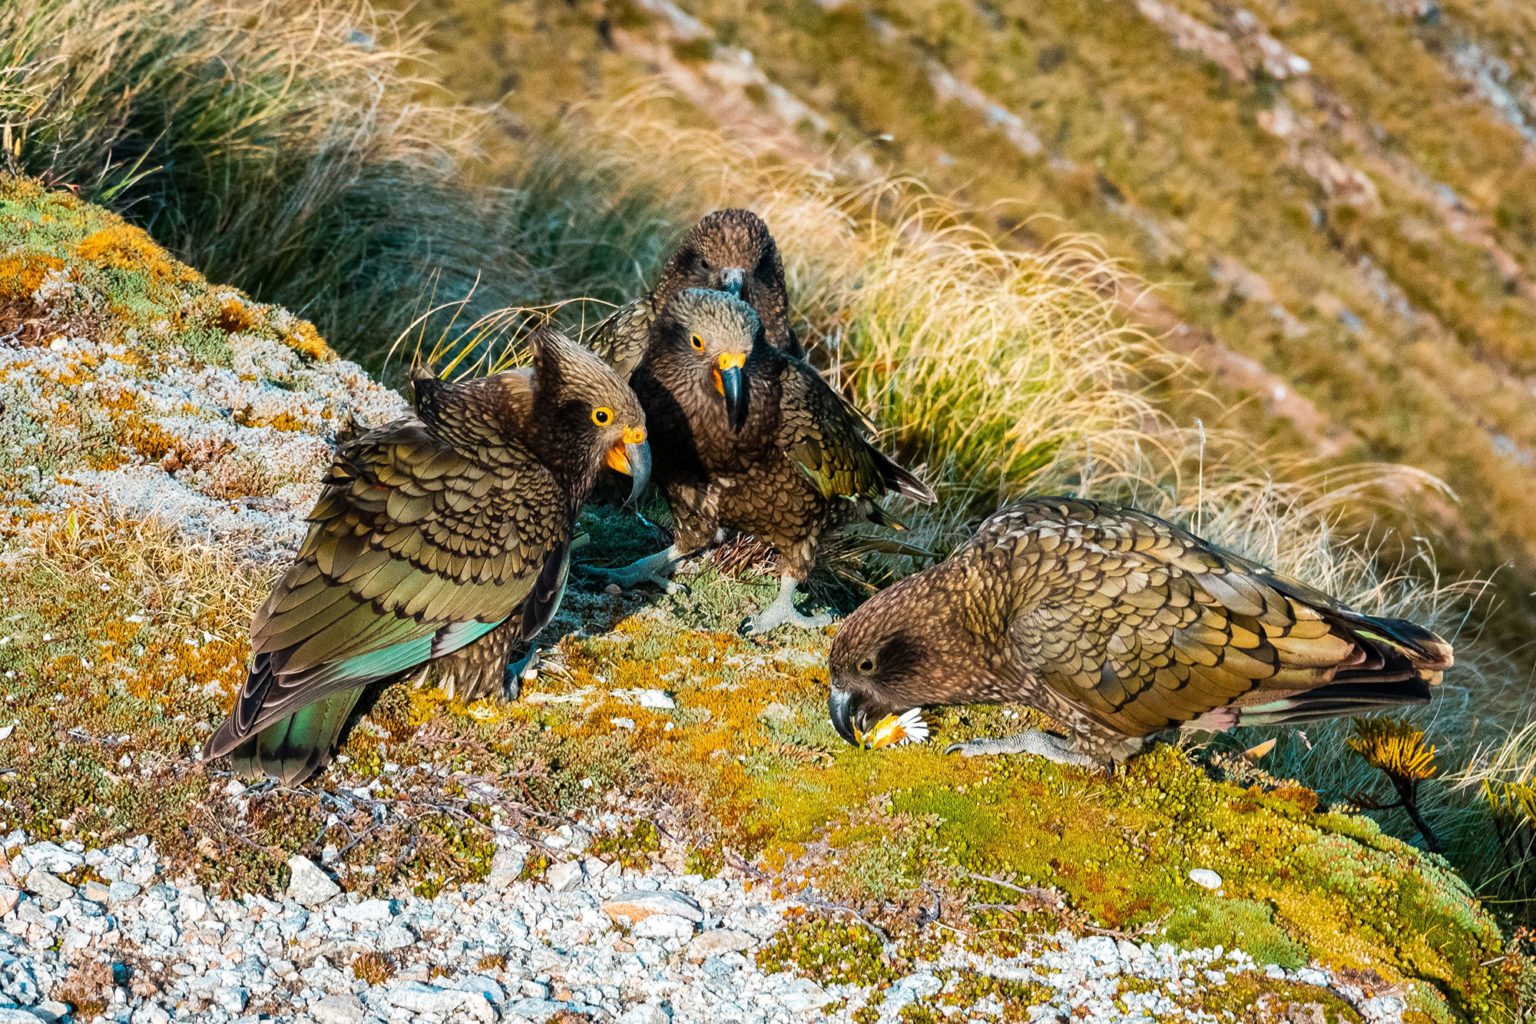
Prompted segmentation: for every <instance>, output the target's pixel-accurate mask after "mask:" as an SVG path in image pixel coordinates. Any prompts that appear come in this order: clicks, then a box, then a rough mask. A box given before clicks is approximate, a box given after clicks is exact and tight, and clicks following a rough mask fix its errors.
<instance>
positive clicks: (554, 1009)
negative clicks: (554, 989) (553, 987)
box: [504, 999, 570, 1024]
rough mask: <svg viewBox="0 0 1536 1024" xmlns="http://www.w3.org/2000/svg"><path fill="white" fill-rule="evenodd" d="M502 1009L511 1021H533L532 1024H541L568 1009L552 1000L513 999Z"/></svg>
mask: <svg viewBox="0 0 1536 1024" xmlns="http://www.w3.org/2000/svg"><path fill="white" fill-rule="evenodd" d="M504 1009H505V1010H506V1013H507V1016H508V1017H510V1018H511V1019H513V1020H517V1019H518V1018H519V1017H521V1018H522V1019H524V1020H531V1021H533V1022H534V1024H543V1022H544V1021H546V1020H549V1018H551V1017H553V1016H554V1015H555V1014H557V1013H559V1012H560V1011H561V1010H568V1009H570V1007H569V1006H567V1005H566V1004H565V1003H559V1002H556V1001H555V1000H553V999H514V1000H512V1001H511V1002H510V1003H508V1004H507V1005H506V1007H505V1008H504Z"/></svg>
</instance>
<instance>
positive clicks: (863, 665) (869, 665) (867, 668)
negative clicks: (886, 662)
mask: <svg viewBox="0 0 1536 1024" xmlns="http://www.w3.org/2000/svg"><path fill="white" fill-rule="evenodd" d="M874 670H875V659H874V658H865V659H864V660H863V661H861V662H859V672H861V673H862V674H864V675H866V676H867V675H869V674H870V673H871V672H873V671H874Z"/></svg>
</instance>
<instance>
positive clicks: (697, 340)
mask: <svg viewBox="0 0 1536 1024" xmlns="http://www.w3.org/2000/svg"><path fill="white" fill-rule="evenodd" d="M688 344H690V345H692V346H693V350H694V351H695V352H703V351H704V339H703V338H701V337H699V336H698V335H697V334H695V335H692V336H691V337H690V338H689V339H688Z"/></svg>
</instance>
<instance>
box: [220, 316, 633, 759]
mask: <svg viewBox="0 0 1536 1024" xmlns="http://www.w3.org/2000/svg"><path fill="white" fill-rule="evenodd" d="M532 347H533V350H534V359H533V365H532V366H531V367H528V368H525V369H522V370H514V371H510V372H507V373H501V374H495V375H492V376H489V377H484V378H480V379H478V380H473V381H466V382H460V383H448V382H442V381H435V380H430V379H420V380H418V381H417V382H416V387H417V400H416V413H415V414H414V415H407V416H405V417H403V418H402V419H399V420H396V421H395V422H393V423H390V424H388V425H386V426H383V427H379V428H377V429H375V430H371V431H369V432H367V433H365V434H363V435H361V436H359V437H357V438H355V439H353V440H351V441H349V442H348V443H347V444H346V445H344V446H343V448H342V449H341V450H340V451H339V452H338V453H337V455H336V459H335V462H334V464H333V465H332V466H331V469H330V471H329V473H328V474H327V476H326V478H325V489H324V491H323V492H322V493H321V496H320V499H319V502H318V503H317V504H316V505H315V508H314V511H312V512H311V513H310V516H309V521H310V528H309V533H308V535H307V536H306V537H305V539H304V541H303V543H302V545H301V546H300V548H299V552H298V556H297V558H296V559H295V561H294V564H293V565H292V566H291V567H290V568H289V569H288V571H287V572H286V573H284V574H283V576H282V578H281V579H280V580H278V582H277V585H276V586H275V587H274V588H273V591H272V594H271V596H269V597H268V598H267V600H266V601H265V603H263V604H262V606H261V608H260V609H259V610H258V611H257V612H256V618H255V622H254V623H253V624H252V627H251V640H252V654H253V660H252V664H251V668H250V673H249V677H248V678H247V680H246V682H245V684H244V685H243V686H242V687H241V688H240V692H239V694H238V695H237V696H236V699H235V705H234V708H233V709H232V710H231V711H230V713H229V717H228V719H227V720H225V722H224V723H223V724H222V725H221V726H220V727H219V728H218V729H217V730H216V731H215V732H214V734H213V736H212V737H211V738H210V739H209V740H208V744H207V747H206V749H205V751H204V756H205V758H215V757H222V756H226V755H229V756H231V757H232V758H233V761H234V764H235V767H236V768H237V770H240V771H241V772H243V773H251V774H257V773H264V774H267V775H270V776H273V777H275V778H278V779H281V780H282V781H283V782H285V783H296V782H301V781H303V780H305V779H307V778H309V777H310V776H311V775H313V774H314V773H315V772H316V771H318V770H319V769H320V768H322V767H323V766H324V765H325V764H326V763H327V762H328V761H329V760H330V759H331V757H332V756H333V755H334V753H335V750H336V748H337V746H338V745H339V743H340V741H341V739H342V736H343V734H344V731H345V729H346V727H347V725H348V722H349V721H350V720H351V719H352V718H353V716H354V714H355V713H357V712H358V711H359V709H360V707H362V706H364V705H365V704H366V698H367V697H368V695H369V694H370V693H373V692H376V691H377V689H378V688H379V687H381V686H383V685H386V684H388V683H390V682H393V681H396V680H398V679H400V678H401V677H403V676H405V675H408V674H410V673H413V672H416V671H418V670H420V669H421V668H422V667H423V666H424V665H426V664H427V663H428V662H430V661H433V660H435V659H441V658H445V657H450V656H452V655H454V654H455V653H456V652H460V651H463V650H465V649H466V648H467V647H468V646H469V645H471V644H477V645H484V647H483V648H482V650H483V651H484V652H485V656H484V657H483V658H481V659H479V660H480V661H483V662H485V663H487V664H489V663H491V662H493V661H494V660H495V658H496V657H500V658H501V663H500V664H499V665H496V666H495V667H494V669H495V670H494V673H492V678H494V679H496V680H498V681H499V679H500V673H501V670H502V668H503V667H504V666H505V652H506V646H507V645H509V644H510V643H511V642H512V641H514V640H516V639H522V638H526V637H530V636H531V635H532V634H534V633H536V632H538V631H539V629H541V628H542V627H543V626H544V625H545V624H546V623H547V622H548V621H549V619H550V617H551V616H552V615H553V614H554V611H555V607H556V605H557V604H558V602H559V599H560V595H561V593H562V591H563V589H564V585H565V574H566V570H567V567H568V565H569V548H570V539H571V527H572V524H573V523H574V521H575V517H576V513H577V510H578V509H579V508H580V506H581V503H582V502H583V501H584V500H585V498H586V495H587V492H588V491H589V490H590V488H591V486H592V483H593V481H594V479H595V478H596V477H597V474H598V471H599V470H600V469H601V467H602V466H603V465H604V464H605V463H606V464H607V465H609V466H612V467H614V468H616V469H619V470H621V471H627V472H630V473H631V474H632V475H633V476H634V478H635V487H636V489H639V488H641V487H643V486H644V483H645V477H646V475H647V472H648V469H649V463H650V454H649V449H648V446H647V444H646V440H645V418H644V413H643V412H642V411H641V409H640V405H639V402H638V401H637V400H636V399H635V396H634V393H633V392H632V391H631V390H630V389H629V387H628V386H627V385H626V384H625V383H624V381H622V380H621V379H620V378H619V377H618V376H616V375H615V374H614V373H613V372H612V371H611V370H610V369H609V368H608V367H607V366H606V365H604V364H603V363H602V362H601V361H600V360H599V359H597V358H596V357H594V356H593V355H592V354H591V353H590V352H588V351H587V350H586V349H584V348H582V347H581V346H579V345H576V344H575V343H574V342H572V341H570V340H569V339H566V338H564V337H563V336H561V335H560V334H558V333H557V332H554V331H550V330H544V331H541V332H539V333H537V334H536V335H535V336H534V338H533V339H532ZM498 652H499V653H498ZM498 689H499V686H498Z"/></svg>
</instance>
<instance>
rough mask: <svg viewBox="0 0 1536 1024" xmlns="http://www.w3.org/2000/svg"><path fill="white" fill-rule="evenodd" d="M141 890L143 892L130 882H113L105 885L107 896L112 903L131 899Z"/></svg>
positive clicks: (141, 890)
mask: <svg viewBox="0 0 1536 1024" xmlns="http://www.w3.org/2000/svg"><path fill="white" fill-rule="evenodd" d="M141 892H143V889H141V888H140V887H139V886H137V885H134V884H133V883H132V882H113V883H112V884H111V885H109V886H107V898H108V899H109V900H111V901H112V902H113V903H121V902H123V901H124V900H131V899H133V898H134V897H135V896H137V895H138V894H139V893H141Z"/></svg>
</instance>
